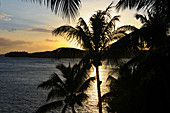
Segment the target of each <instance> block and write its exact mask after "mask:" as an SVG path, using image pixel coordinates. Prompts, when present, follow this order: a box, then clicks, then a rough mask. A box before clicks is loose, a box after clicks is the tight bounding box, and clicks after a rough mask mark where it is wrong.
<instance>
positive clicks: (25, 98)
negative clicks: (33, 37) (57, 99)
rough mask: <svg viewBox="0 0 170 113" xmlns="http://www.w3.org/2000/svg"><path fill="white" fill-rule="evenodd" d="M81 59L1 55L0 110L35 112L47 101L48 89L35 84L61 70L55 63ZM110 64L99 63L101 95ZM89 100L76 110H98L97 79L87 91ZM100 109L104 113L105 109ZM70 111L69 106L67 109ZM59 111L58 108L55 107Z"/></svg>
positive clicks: (86, 112) (81, 112)
mask: <svg viewBox="0 0 170 113" xmlns="http://www.w3.org/2000/svg"><path fill="white" fill-rule="evenodd" d="M79 60H80V59H74V60H71V59H61V60H55V59H50V58H7V57H4V56H0V113H35V111H36V110H37V109H38V108H39V107H40V106H42V105H44V104H46V97H47V94H48V91H45V90H43V89H37V86H38V84H40V83H41V82H42V81H45V80H47V79H48V78H49V77H50V75H51V74H52V73H53V72H56V73H60V72H59V71H58V70H57V69H56V68H55V66H56V65H57V64H60V63H62V64H65V65H69V62H70V63H71V65H73V64H74V63H78V62H79ZM110 68H111V67H110V66H107V68H106V66H105V65H103V66H100V68H99V69H100V77H101V80H102V81H103V82H102V85H101V87H102V88H101V89H102V94H104V93H106V92H107V91H108V89H107V87H106V84H105V81H106V78H107V76H108V72H109V70H110ZM91 76H95V70H91ZM86 93H87V94H88V95H89V97H90V98H89V99H88V101H86V102H85V103H84V106H83V107H78V106H76V108H75V109H76V111H77V112H78V113H91V112H93V113H97V112H98V109H97V106H96V105H97V87H96V82H94V83H92V86H91V87H90V88H89V89H88V90H87V92H86ZM103 111H104V112H106V110H105V108H103ZM67 112H68V113H71V109H68V110H67ZM56 113H60V109H58V110H56Z"/></svg>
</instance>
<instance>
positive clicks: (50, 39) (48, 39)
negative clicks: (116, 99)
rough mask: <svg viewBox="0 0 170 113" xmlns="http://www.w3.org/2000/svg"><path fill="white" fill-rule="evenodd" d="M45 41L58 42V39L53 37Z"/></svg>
mask: <svg viewBox="0 0 170 113" xmlns="http://www.w3.org/2000/svg"><path fill="white" fill-rule="evenodd" d="M45 41H47V42H58V40H52V39H48V38H47V39H46V40H45Z"/></svg>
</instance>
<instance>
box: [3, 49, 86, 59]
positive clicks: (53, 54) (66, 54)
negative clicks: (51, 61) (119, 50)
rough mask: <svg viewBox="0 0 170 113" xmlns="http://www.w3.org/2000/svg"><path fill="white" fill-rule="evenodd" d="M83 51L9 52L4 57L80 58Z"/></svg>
mask: <svg viewBox="0 0 170 113" xmlns="http://www.w3.org/2000/svg"><path fill="white" fill-rule="evenodd" d="M85 53H86V52H85V51H83V50H80V49H76V48H64V47H63V48H58V49H56V50H53V51H45V52H35V53H28V52H9V53H7V54H5V57H33V58H82V57H83V56H84V55H85Z"/></svg>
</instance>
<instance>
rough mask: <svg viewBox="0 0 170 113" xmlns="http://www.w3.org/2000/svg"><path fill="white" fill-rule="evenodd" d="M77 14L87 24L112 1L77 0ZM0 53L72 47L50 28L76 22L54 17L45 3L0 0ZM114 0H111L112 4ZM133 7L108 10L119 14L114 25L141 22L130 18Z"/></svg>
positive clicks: (113, 13)
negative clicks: (78, 9) (96, 12)
mask: <svg viewBox="0 0 170 113" xmlns="http://www.w3.org/2000/svg"><path fill="white" fill-rule="evenodd" d="M81 1H82V7H81V9H80V15H79V16H78V17H77V19H78V18H79V17H83V18H84V20H85V21H86V22H87V23H88V20H89V18H90V16H91V15H92V14H94V13H95V11H97V10H104V9H105V8H106V7H107V6H108V5H109V4H110V3H111V2H112V1H113V0H93V1H92V0H81ZM0 3H1V5H0V54H5V53H7V52H10V51H27V52H40V51H51V50H54V49H57V48H59V47H76V45H74V44H73V43H69V42H67V41H66V40H65V39H64V38H63V37H61V36H58V37H55V36H52V34H51V31H52V30H53V29H54V28H57V27H60V26H62V25H66V24H67V25H72V26H75V25H76V21H75V22H71V23H69V22H68V21H67V20H64V19H62V18H61V17H58V16H57V15H55V14H54V13H52V12H51V10H50V8H47V7H46V6H43V5H39V4H34V3H31V2H23V1H22V0H0ZM116 3H117V1H116V0H115V2H114V4H116ZM135 13H136V11H135V10H124V11H120V12H119V13H118V12H116V11H115V9H114V8H113V9H112V15H113V16H116V15H120V16H121V18H120V22H117V24H116V25H117V26H122V25H134V26H136V27H138V28H139V27H140V26H141V23H140V22H139V21H138V20H136V19H135V18H134V14H135Z"/></svg>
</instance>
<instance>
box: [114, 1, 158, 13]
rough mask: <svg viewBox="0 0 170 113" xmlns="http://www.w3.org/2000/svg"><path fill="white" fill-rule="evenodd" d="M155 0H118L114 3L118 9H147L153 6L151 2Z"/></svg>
mask: <svg viewBox="0 0 170 113" xmlns="http://www.w3.org/2000/svg"><path fill="white" fill-rule="evenodd" d="M155 1H156V0H135V1H134V0H119V2H118V3H117V4H116V9H117V10H118V11H119V10H120V9H121V8H123V9H126V8H130V9H132V8H136V9H137V10H140V9H149V8H151V6H153V3H154V2H155Z"/></svg>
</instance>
